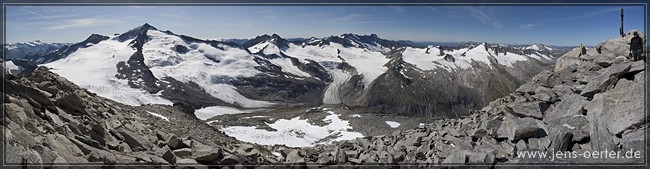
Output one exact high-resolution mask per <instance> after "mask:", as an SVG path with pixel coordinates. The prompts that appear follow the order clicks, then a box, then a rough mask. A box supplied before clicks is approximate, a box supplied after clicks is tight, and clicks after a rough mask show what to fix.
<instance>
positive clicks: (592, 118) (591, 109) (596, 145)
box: [585, 94, 615, 150]
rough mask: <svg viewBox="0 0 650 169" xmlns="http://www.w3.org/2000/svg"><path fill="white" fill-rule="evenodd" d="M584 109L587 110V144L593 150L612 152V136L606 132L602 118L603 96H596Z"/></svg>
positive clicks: (604, 120) (603, 109)
mask: <svg viewBox="0 0 650 169" xmlns="http://www.w3.org/2000/svg"><path fill="white" fill-rule="evenodd" d="M585 109H586V110H587V119H588V120H589V138H590V140H589V144H591V148H592V149H594V150H605V149H608V150H612V149H613V148H614V146H613V143H614V141H613V140H612V137H615V136H614V134H612V133H610V132H609V130H607V125H606V122H607V121H608V120H610V119H605V117H604V116H603V114H604V111H605V98H604V97H603V94H596V95H594V98H593V99H592V100H591V102H589V103H588V104H587V105H586V106H585Z"/></svg>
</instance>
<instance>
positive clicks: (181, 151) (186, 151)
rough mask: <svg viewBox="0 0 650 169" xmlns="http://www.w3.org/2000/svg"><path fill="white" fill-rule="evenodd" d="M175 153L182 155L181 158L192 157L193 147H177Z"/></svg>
mask: <svg viewBox="0 0 650 169" xmlns="http://www.w3.org/2000/svg"><path fill="white" fill-rule="evenodd" d="M173 152H174V155H176V156H178V157H180V158H190V157H191V156H192V149H191V148H181V149H176V150H173Z"/></svg>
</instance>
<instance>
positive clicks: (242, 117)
mask: <svg viewBox="0 0 650 169" xmlns="http://www.w3.org/2000/svg"><path fill="white" fill-rule="evenodd" d="M264 117H269V116H250V117H242V118H241V119H250V118H264Z"/></svg>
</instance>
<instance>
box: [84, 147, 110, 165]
mask: <svg viewBox="0 0 650 169" xmlns="http://www.w3.org/2000/svg"><path fill="white" fill-rule="evenodd" d="M88 161H89V162H103V163H104V164H115V163H117V159H116V158H115V155H113V154H111V153H109V152H106V151H101V150H92V152H90V154H89V155H88Z"/></svg>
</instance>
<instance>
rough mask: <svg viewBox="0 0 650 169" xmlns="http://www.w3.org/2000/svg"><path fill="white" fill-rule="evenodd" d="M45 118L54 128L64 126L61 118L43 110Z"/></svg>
mask: <svg viewBox="0 0 650 169" xmlns="http://www.w3.org/2000/svg"><path fill="white" fill-rule="evenodd" d="M45 116H46V117H47V120H48V121H50V122H51V123H52V124H53V125H55V126H62V125H63V124H64V123H63V121H62V120H61V118H59V116H57V115H56V114H54V113H52V112H50V111H49V110H47V109H46V110H45Z"/></svg>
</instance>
